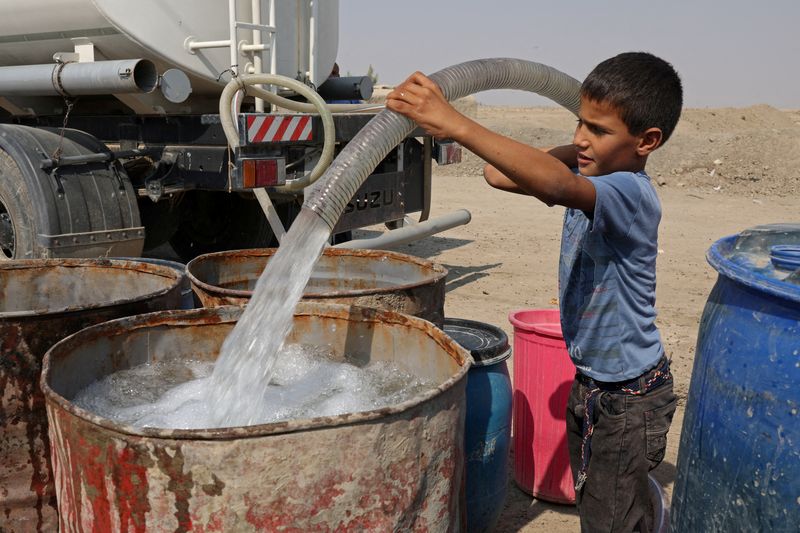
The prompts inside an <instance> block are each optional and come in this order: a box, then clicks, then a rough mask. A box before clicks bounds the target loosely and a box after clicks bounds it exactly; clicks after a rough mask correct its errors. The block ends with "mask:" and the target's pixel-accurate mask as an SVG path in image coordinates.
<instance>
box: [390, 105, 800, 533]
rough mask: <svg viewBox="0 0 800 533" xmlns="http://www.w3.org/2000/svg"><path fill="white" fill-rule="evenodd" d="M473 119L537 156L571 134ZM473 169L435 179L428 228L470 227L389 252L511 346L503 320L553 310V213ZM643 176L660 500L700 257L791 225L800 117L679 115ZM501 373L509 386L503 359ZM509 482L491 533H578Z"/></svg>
mask: <svg viewBox="0 0 800 533" xmlns="http://www.w3.org/2000/svg"><path fill="white" fill-rule="evenodd" d="M474 115H475V117H476V119H477V120H479V121H480V122H482V123H483V124H485V125H486V126H488V127H489V128H492V129H494V130H496V131H499V132H501V133H504V134H506V135H509V136H511V137H514V138H516V139H518V140H520V141H523V142H526V143H529V144H532V145H534V146H539V147H545V146H553V145H555V144H563V143H568V142H570V140H571V138H572V131H573V129H574V124H575V118H574V117H573V116H572V115H571V114H570V113H569V112H567V111H565V110H562V109H557V108H503V107H485V106H477V109H475V112H474ZM482 168H483V162H482V161H481V160H480V159H479V158H477V157H476V156H474V155H472V154H469V153H468V152H466V151H465V153H464V159H463V161H462V162H461V163H460V164H457V165H451V166H446V167H439V168H436V167H435V168H434V180H433V196H432V198H433V200H432V209H431V216H437V215H441V214H444V213H447V212H449V211H452V210H454V209H461V208H464V209H468V210H469V211H470V212H471V213H472V222H471V223H470V224H468V225H466V226H462V227H458V228H455V229H452V230H449V231H447V232H444V233H441V234H439V235H437V236H434V237H430V238H428V239H425V240H422V241H420V242H417V243H414V244H411V245H404V246H401V247H398V248H397V251H400V252H403V253H409V254H413V255H417V256H421V257H426V258H429V259H431V260H433V261H436V262H438V263H440V264H443V265H444V266H446V267H447V268H448V269H449V271H450V274H449V276H448V282H447V296H446V301H445V311H446V315H447V316H448V317H456V318H467V319H472V320H479V321H482V322H487V323H490V324H494V325H497V326H499V327H501V328H503V329H504V330H505V331H506V332H507V333H508V335H509V339H512V334H513V328H512V327H511V325H510V323H509V321H508V313H509V312H510V311H512V310H514V309H520V308H555V307H556V306H557V305H558V299H557V297H558V292H557V279H556V277H557V267H558V256H559V242H560V236H561V221H562V216H563V208H559V207H552V208H551V207H547V206H546V205H544V204H543V203H541V202H539V201H538V200H536V199H535V198H531V197H525V196H520V195H514V194H509V193H503V192H500V191H496V190H494V189H491V188H490V187H489V186H488V185H486V184H485V182H484V181H483V178H482V177H481V171H482ZM647 170H648V173H649V174H650V176H651V177H652V178H653V180H654V181H655V182H656V183H657V190H658V193H659V196H660V198H661V202H662V207H663V218H662V223H661V230H660V238H659V258H658V266H657V269H658V270H657V275H658V282H657V283H658V285H657V287H658V288H657V307H658V311H659V316H658V326H659V328H660V330H661V333H662V337H663V340H664V343H665V345H666V350H667V352H668V354H669V356H671V357H672V361H673V373H674V376H675V389H676V392H677V394H678V397H679V407H678V412H677V413H676V416H675V419H674V421H673V424H672V429H671V431H670V434H669V440H668V451H667V456H666V459H665V461H664V462H663V463H662V464H661V465H660V466H659V467H658V468H657V469H656V470H655V471H654V475H655V477H656V478H657V479H658V480H659V481H660V482H661V484H662V485H663V486H664V487H665V489H666V491H667V494H668V495H671V489H672V484H673V481H674V477H675V463H676V460H677V453H678V441H679V435H680V430H681V424H682V420H683V411H684V407H685V402H686V396H687V391H688V387H689V382H690V380H691V373H692V365H693V360H694V349H695V341H696V337H697V330H698V325H699V321H700V316H701V314H702V311H703V306H704V304H705V301H706V298H707V296H708V294H709V292H710V290H711V288H712V286H713V284H714V282H715V280H716V277H717V274H716V272H715V271H714V270H713V269H712V268H711V267H710V266H709V265H708V264H707V262H706V260H705V254H706V251H707V249H708V247H709V246H710V245H711V244H712V243H713V242H714V241H716V240H718V239H720V238H722V237H724V236H727V235H731V234H735V233H738V232H740V231H742V230H744V229H746V228H748V227H751V226H755V225H758V224H767V223H775V222H797V221H798V219H800V209H798V203H797V196H798V192H800V111H792V110H779V109H775V108H772V107H769V106H755V107H748V108H736V109H733V108H726V109H686V110H685V111H684V113H683V115H682V118H681V121H680V124H679V126H678V128H677V130H676V131H675V133H674V135H673V137H672V139H670V140H669V142H668V143H667V144H666V145H665V146H664V147H663V148H662V149H660V150H659V151H657V152H656V153H655V154H654V155H653V156H651V159H650V161H649V162H648V168H647ZM509 367H510V370H511V372H512V375H513V357H512V359H511V361H510V363H509ZM512 464H513V463H512ZM511 474H512V473H511V472H509V493H508V498H507V500H506V504H505V507H504V509H503V512H502V515H501V517H500V521H499V524H498V526H497V531H501V532H505V531H526V532H527V531H549V532H550V533H558V532H567V531H578V530H579V524H578V518H577V513H576V512H575V509H574V507H571V506H565V505H556V504H551V503H547V502H544V501H540V500H537V499H534V498H532V497H530V496H529V495H527V494H525V493H524V492H522V491H521V490H519V488H517V487H516V485H515V484H514V481H513V476H512V475H511Z"/></svg>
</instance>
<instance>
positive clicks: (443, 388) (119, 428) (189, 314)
mask: <svg viewBox="0 0 800 533" xmlns="http://www.w3.org/2000/svg"><path fill="white" fill-rule="evenodd" d="M243 309H244V308H243V307H242V306H234V305H226V306H220V307H202V308H198V309H189V310H169V311H157V312H155V313H147V314H142V315H135V316H132V317H123V318H119V319H115V320H109V321H107V322H103V323H100V324H96V325H94V326H90V327H88V328H85V329H82V330H80V331H78V332H76V333H73V334H72V335H70V336H68V337H65V338H64V339H62V340H60V341H59V342H57V343H56V344H54V345H53V346H52V347H51V348H50V349H49V350H48V351H47V353H46V354H45V356H44V359H43V361H42V373H41V377H40V380H39V385H40V387H41V389H42V392H43V394H44V397H45V401H46V404H47V409H48V410H49V409H51V406H50V402H53V403H54V404H56V405H57V406H58V408H60V409H63V410H64V411H67V412H68V413H70V414H72V415H73V416H76V417H77V418H80V419H82V420H84V421H87V422H89V423H91V424H94V425H97V426H100V427H103V428H105V429H108V430H111V431H115V432H118V433H122V434H126V435H133V436H139V437H148V438H163V439H171V440H207V441H221V440H231V439H242V438H260V437H264V436H270V435H279V434H286V433H294V432H298V431H305V430H309V429H327V428H334V427H340V426H346V425H355V424H361V423H369V422H372V421H374V420H378V419H382V418H385V417H386V416H389V415H395V414H399V413H402V412H404V411H407V410H410V409H412V408H414V407H416V406H418V405H421V404H423V403H425V402H427V401H428V400H430V399H432V398H435V397H436V396H439V395H441V394H443V393H445V392H447V391H448V390H450V389H451V388H453V387H454V386H456V385H457V384H458V383H459V382H460V381H462V380H464V379H465V377H466V375H467V372H468V371H469V369H470V367H471V366H472V363H473V359H472V356H471V355H470V353H469V352H468V351H467V350H465V349H464V348H463V347H461V346H460V345H459V344H458V343H457V342H455V341H454V340H452V339H451V338H450V337H449V336H447V335H446V334H445V333H444V332H443V331H441V330H440V329H438V328H436V327H432V326H431V325H430V323H429V322H427V321H426V320H423V319H421V318H417V317H414V316H411V315H405V314H402V313H397V312H394V311H388V310H381V309H374V308H367V307H360V306H352V305H343V304H333V303H327V302H324V303H323V302H300V304H298V307H297V309H296V310H295V316H318V317H329V318H343V317H342V313H347V314H348V315H349V314H352V313H353V312H356V313H358V315H359V316H362V317H365V318H367V319H369V320H372V321H374V322H382V323H386V322H388V323H392V324H399V325H406V326H411V327H415V328H417V329H419V328H421V327H423V325H424V324H426V325H428V326H429V327H430V333H431V336H432V337H433V339H434V340H435V341H436V342H437V344H439V345H440V346H441V347H443V348H445V350H446V351H447V352H448V353H450V354H451V355H452V354H453V352H455V354H456V355H458V356H460V360H457V362H459V363H461V366H460V368H459V370H458V372H456V373H455V374H453V375H452V376H450V377H449V378H448V379H447V380H445V381H444V382H442V383H441V384H439V385H438V386H436V387H434V388H432V389H430V390H428V391H425V392H422V393H420V394H417V395H416V396H414V397H412V398H411V399H409V400H407V401H405V402H401V403H398V404H395V405H393V406H390V407H384V408H382V409H374V410H372V411H363V412H360V413H349V414H344V415H338V416H334V417H316V418H308V419H298V420H287V421H280V422H272V423H269V424H258V425H253V426H238V427H229V428H210V429H159V428H137V427H134V426H130V425H126V424H118V423H116V422H113V421H111V420H109V419H107V418H105V417H102V416H99V415H96V414H94V413H92V412H90V411H87V410H85V409H82V408H80V407H78V406H76V405H75V404H74V403H73V402H72V401H70V400H68V399H66V398H64V397H63V396H61V395H60V394H59V393H57V392H56V391H54V390H53V389H52V388H51V387H50V385H49V384H48V383H47V377H48V376H49V374H50V372H51V371H50V361H51V354H52V353H54V352H57V351H59V350H69V349H72V348H74V347H76V346H79V345H80V344H81V343H82V342H83V341H84V339H85V338H93V337H98V336H106V337H108V336H109V335H108V334H112V333H116V334H120V333H122V330H119V329H118V328H119V326H120V325H122V324H125V325H126V326H128V327H127V329H126V330H125V331H130V329H132V328H133V327H134V326H137V325H140V326H141V327H143V328H147V327H154V326H164V325H170V324H172V325H181V324H186V325H193V324H195V325H196V324H197V322H196V321H195V322H189V320H191V319H197V318H200V319H205V320H206V322H205V323H216V324H218V323H225V322H235V321H236V320H237V319H238V318H239V315H240V314H241V313H242V312H243ZM220 315H221V316H220ZM154 321H155V322H154Z"/></svg>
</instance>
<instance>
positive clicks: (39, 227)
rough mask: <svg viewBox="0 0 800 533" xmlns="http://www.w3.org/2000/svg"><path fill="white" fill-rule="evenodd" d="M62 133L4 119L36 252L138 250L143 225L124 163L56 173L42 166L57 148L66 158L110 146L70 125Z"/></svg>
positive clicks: (4, 145) (1, 145)
mask: <svg viewBox="0 0 800 533" xmlns="http://www.w3.org/2000/svg"><path fill="white" fill-rule="evenodd" d="M60 132H61V130H55V131H50V130H47V129H40V128H32V127H29V126H22V125H18V124H0V150H2V151H4V152H5V153H6V154H7V155H8V156H9V157H10V158H11V159H12V160H13V162H14V163H15V164H16V166H17V168H18V169H19V172H20V175H21V180H22V182H23V183H22V184H20V185H24V187H25V190H26V192H27V195H28V197H29V199H30V203H31V208H32V211H33V213H32V215H33V216H32V217H31V218H32V219H33V224H34V227H35V230H36V240H37V242H36V243H35V249H36V250H35V253H34V256H35V257H93V256H97V255H104V254H108V253H114V254H115V255H117V252H119V254H118V255H123V254H125V255H139V254H140V253H141V245H142V244H143V242H144V228H142V227H141V219H140V216H139V208H138V205H137V201H136V195H135V192H134V190H133V187H132V185H131V183H130V179H129V178H128V176H127V174H126V173H125V171H124V169H123V168H122V167H121V165H118V164H117V163H116V162H112V163H110V164H105V163H103V164H85V165H71V166H69V167H61V168H59V169H57V170H56V171H55V172H54V171H53V170H52V169H47V170H46V169H43V168H42V164H41V163H42V160H44V159H50V158H52V157H53V155H54V154H55V153H56V151H58V150H59V149H60V153H61V155H62V156H64V157H66V156H79V155H87V154H93V153H102V152H107V151H108V148H107V147H106V146H105V145H104V144H103V143H102V142H100V141H99V140H97V139H96V138H95V137H93V136H91V135H89V134H87V133H85V132H82V131H78V130H70V129H66V130H64V135H63V138H62V136H61V135H60ZM136 241H140V242H138V244H137V243H136ZM120 246H121V248H120Z"/></svg>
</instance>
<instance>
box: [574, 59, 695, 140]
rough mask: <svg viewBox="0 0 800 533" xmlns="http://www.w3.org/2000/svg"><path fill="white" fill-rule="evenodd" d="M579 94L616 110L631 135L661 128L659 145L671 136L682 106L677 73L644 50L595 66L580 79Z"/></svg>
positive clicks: (681, 89)
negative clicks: (581, 82) (581, 81)
mask: <svg viewBox="0 0 800 533" xmlns="http://www.w3.org/2000/svg"><path fill="white" fill-rule="evenodd" d="M581 96H583V97H586V98H588V99H589V100H593V101H596V102H605V103H607V104H609V105H611V106H612V107H614V108H615V109H617V111H618V112H619V114H620V118H621V119H622V122H624V123H625V125H626V126H627V127H628V131H630V133H631V134H632V135H639V134H640V133H643V132H644V131H645V130H646V129H648V128H654V127H655V128H659V129H661V133H662V140H661V143H662V144H663V143H665V142H667V139H669V137H670V135H672V131H673V130H674V129H675V125H676V124H677V123H678V118H679V117H680V116H681V107H682V105H683V87H682V86H681V79H680V77H679V76H678V73H677V72H675V69H674V68H673V67H672V65H670V64H669V63H667V62H666V61H664V60H663V59H661V58H658V57H656V56H654V55H652V54H648V53H646V52H626V53H624V54H619V55H617V56H614V57H612V58H610V59H606V60H605V61H603V62H602V63H600V64H599V65H597V66H596V67H595V68H594V70H592V72H590V73H589V75H588V76H587V77H586V79H585V80H584V81H583V84H582V85H581Z"/></svg>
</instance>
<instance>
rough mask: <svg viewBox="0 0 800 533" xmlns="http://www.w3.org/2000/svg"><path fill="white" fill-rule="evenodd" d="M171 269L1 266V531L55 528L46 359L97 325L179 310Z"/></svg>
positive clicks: (110, 263)
mask: <svg viewBox="0 0 800 533" xmlns="http://www.w3.org/2000/svg"><path fill="white" fill-rule="evenodd" d="M180 282H181V277H180V275H179V274H178V273H177V272H175V270H173V269H172V268H168V267H166V266H160V265H151V264H146V263H141V262H138V261H120V260H108V259H34V260H25V261H22V260H20V261H7V262H1V263H0V531H2V532H4V533H14V532H29V531H46V532H50V531H56V529H57V527H58V526H57V517H56V498H55V489H54V487H53V473H52V469H51V466H50V446H49V441H48V438H47V415H46V413H45V407H44V397H43V396H42V392H41V389H40V388H39V375H40V373H41V368H42V357H44V354H45V352H46V351H47V350H48V349H49V348H50V347H51V346H52V345H53V344H55V343H56V342H57V341H59V340H61V339H63V338H64V337H67V336H68V335H71V334H72V333H75V332H76V331H78V330H80V329H83V328H85V327H87V326H91V325H92V324H97V323H99V322H103V321H105V320H111V319H113V318H119V317H123V316H129V315H135V314H138V313H147V312H150V311H158V310H162V309H170V308H176V307H178V303H179V299H180Z"/></svg>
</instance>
